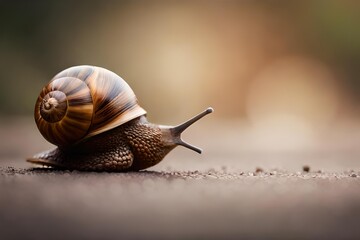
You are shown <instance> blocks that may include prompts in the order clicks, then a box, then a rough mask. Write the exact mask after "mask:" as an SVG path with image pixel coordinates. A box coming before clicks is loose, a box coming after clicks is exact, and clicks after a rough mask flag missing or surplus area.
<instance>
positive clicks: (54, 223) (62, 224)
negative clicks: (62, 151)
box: [0, 119, 360, 239]
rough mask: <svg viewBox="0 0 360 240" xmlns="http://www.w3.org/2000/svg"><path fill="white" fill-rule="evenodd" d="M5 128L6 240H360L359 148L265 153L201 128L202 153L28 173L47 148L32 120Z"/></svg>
mask: <svg viewBox="0 0 360 240" xmlns="http://www.w3.org/2000/svg"><path fill="white" fill-rule="evenodd" d="M0 126H1V127H0V134H1V136H2V138H3V141H2V142H0V151H1V152H0V153H1V154H0V207H1V212H0V234H1V235H0V239H71V238H73V239H114V238H116V239H139V238H146V239H184V238H186V239H199V238H200V237H202V238H204V239H225V238H226V239H360V223H359V219H360V158H359V156H360V154H359V153H358V152H357V149H355V148H351V149H344V148H340V149H334V148H333V147H329V146H325V147H323V148H320V149H317V150H311V151H310V150H304V151H288V152H284V151H282V152H281V151H280V152H277V153H274V152H272V153H269V152H261V151H257V150H254V149H253V148H250V147H249V148H245V147H237V146H243V145H244V143H245V140H246V139H244V138H241V137H239V136H238V134H237V133H236V132H233V130H228V131H226V129H220V130H217V131H218V132H216V133H213V132H212V133H208V131H206V129H205V128H204V129H202V128H201V127H200V128H198V130H196V128H194V129H193V130H192V131H189V132H192V133H191V134H188V135H186V139H187V140H189V142H190V139H191V140H192V141H191V142H193V143H196V144H197V145H199V146H201V147H203V148H204V149H205V152H204V154H203V155H197V154H195V153H192V152H189V151H187V150H186V149H181V148H179V149H175V151H174V152H172V153H171V154H170V155H169V156H168V157H167V158H166V159H165V160H164V161H163V162H162V163H161V164H159V165H158V166H156V167H153V168H152V169H149V170H148V171H143V172H135V173H85V172H77V171H57V170H52V169H41V168H32V167H33V166H32V165H30V164H28V163H26V162H25V161H24V158H25V157H26V156H30V155H31V154H32V153H35V152H37V151H40V150H44V149H47V148H48V147H49V145H48V144H47V143H45V142H44V140H43V139H42V138H41V136H39V134H38V133H37V130H36V128H35V127H34V125H33V123H32V120H29V119H23V120H16V121H13V120H12V121H9V120H2V122H1V123H0ZM214 129H215V128H214ZM221 130H223V131H221ZM220 132H222V134H223V135H221V134H220ZM213 134H215V135H216V138H214V137H211V135H213ZM342 141H343V140H342ZM330 145H331V144H330ZM344 145H346V146H347V144H344ZM331 146H332V145H331ZM324 149H325V150H324ZM305 165H307V166H309V167H310V170H309V172H306V171H304V170H303V167H304V166H305ZM305 170H307V169H305Z"/></svg>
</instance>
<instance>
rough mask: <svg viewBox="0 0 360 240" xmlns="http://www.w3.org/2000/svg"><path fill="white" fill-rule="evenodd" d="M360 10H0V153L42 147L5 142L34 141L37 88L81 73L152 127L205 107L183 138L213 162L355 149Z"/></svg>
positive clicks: (149, 5) (238, 6) (23, 6)
mask: <svg viewBox="0 0 360 240" xmlns="http://www.w3.org/2000/svg"><path fill="white" fill-rule="evenodd" d="M359 10H360V3H359V1H355V0H344V1H340V0H339V1H86V2H80V1H1V3H0V29H1V30H0V63H1V64H0V68H1V69H0V101H1V104H0V119H1V125H2V130H1V131H2V136H7V140H6V141H2V142H1V144H2V146H3V148H2V150H1V151H2V155H6V153H8V155H9V154H10V155H11V154H16V152H17V149H16V148H14V147H13V145H14V144H15V145H16V143H18V142H19V141H22V144H23V145H22V146H24V145H27V143H29V142H37V141H43V140H42V138H41V136H40V134H38V133H36V134H38V135H36V140H37V141H32V140H33V137H28V139H27V140H23V139H24V137H22V138H20V137H19V136H18V135H13V134H12V132H11V131H12V130H14V129H15V130H16V129H17V130H19V129H22V128H21V127H20V128H19V127H18V126H16V125H14V126H13V125H11V123H14V122H15V123H19V124H18V125H21V126H25V125H26V126H29V127H28V128H26V127H24V129H23V130H22V131H23V133H22V134H23V136H25V135H26V134H25V133H28V134H32V131H35V130H36V127H35V124H34V122H33V120H32V119H31V118H32V114H33V107H34V103H35V100H36V98H37V96H38V93H39V92H40V90H41V88H42V87H43V85H45V84H46V83H47V82H48V81H49V80H50V79H51V78H52V77H53V76H54V75H55V74H56V73H58V72H60V71H61V70H63V69H65V68H67V67H70V66H74V65H82V64H91V65H97V66H102V67H104V68H107V69H109V70H112V71H114V72H115V73H117V74H118V75H120V76H121V77H122V78H124V79H125V80H126V81H127V82H128V83H129V84H130V86H131V87H132V88H133V90H134V91H135V93H136V95H137V97H138V99H139V101H140V104H141V105H142V106H143V107H144V108H145V109H146V110H147V111H148V118H149V119H150V120H151V121H152V122H157V123H162V124H177V123H179V122H181V121H183V120H185V119H187V118H189V117H190V116H192V115H193V114H195V113H197V112H199V111H201V110H203V109H204V108H206V107H208V106H212V107H213V108H214V109H215V113H214V114H212V115H211V116H209V117H208V118H207V119H206V120H202V121H203V122H202V123H198V124H197V125H196V127H195V126H194V127H193V128H192V129H191V131H190V130H189V133H187V134H189V135H188V137H189V138H190V135H191V138H193V139H194V140H193V141H194V142H195V143H197V144H198V145H202V146H204V145H205V146H204V148H206V147H207V148H210V149H217V150H218V151H221V154H219V155H221V156H224V154H223V153H225V152H227V151H231V150H234V149H239V148H240V149H241V148H243V149H247V150H249V151H250V150H256V151H267V150H271V151H278V150H280V151H303V150H304V149H314V148H316V149H325V151H327V150H333V149H334V148H336V149H337V148H339V149H342V150H346V151H347V152H349V151H356V150H357V149H358V147H359V142H360V141H359V140H360V139H359V136H360V125H359V117H360V111H359V104H360V80H359V77H358V76H359V71H360V70H359V67H360V66H359V63H360V28H359V23H360V15H359V14H358V13H359ZM8 126H13V127H8ZM29 128H30V129H31V130H27V129H29ZM36 131H37V130H36ZM204 134H205V135H204ZM200 135H202V136H203V137H202V136H200ZM31 136H32V135H31ZM203 138H210V139H211V140H209V141H208V142H209V143H207V142H205V143H204V142H203ZM11 139H12V140H11ZM324 142H325V143H326V144H325V145H324ZM33 144H35V143H33ZM323 145H324V146H323ZM29 148H30V149H31V150H29V151H28V152H33V151H34V147H33V146H30V147H29ZM38 148H41V147H40V146H39V147H38ZM210 151H211V150H210ZM28 152H27V151H26V153H28ZM351 156H353V157H354V156H358V155H354V154H353V153H352V154H351Z"/></svg>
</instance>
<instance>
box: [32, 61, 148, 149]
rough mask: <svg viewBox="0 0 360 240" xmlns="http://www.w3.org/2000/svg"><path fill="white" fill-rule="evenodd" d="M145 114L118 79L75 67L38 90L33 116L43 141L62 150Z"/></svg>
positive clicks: (99, 70) (104, 72)
mask: <svg viewBox="0 0 360 240" xmlns="http://www.w3.org/2000/svg"><path fill="white" fill-rule="evenodd" d="M145 114H146V111H145V110H144V109H143V108H141V107H140V106H139V104H138V100H137V98H136V96H135V94H134V92H133V91H132V89H131V88H130V87H129V85H128V84H127V83H126V82H125V81H124V80H123V79H122V78H121V77H119V76H118V75H116V74H115V73H113V72H111V71H109V70H107V69H104V68H100V67H94V66H76V67H71V68H68V69H66V70H64V71H62V72H60V73H59V74H57V75H56V76H55V77H54V78H53V79H52V80H51V81H50V82H49V83H48V84H47V85H46V86H45V87H44V88H43V89H42V91H41V92H40V95H39V97H38V99H37V101H36V104H35V114H34V115H35V121H36V124H37V127H38V129H39V131H40V132H41V134H42V135H43V136H44V138H45V139H47V140H48V141H49V142H51V143H53V144H55V145H57V146H64V147H65V146H69V145H73V144H76V143H77V142H80V141H82V140H84V139H86V138H89V137H91V136H94V135H97V134H100V133H102V132H105V131H108V130H110V129H113V128H116V127H118V126H120V125H122V124H124V123H126V122H128V121H130V120H133V119H135V118H137V117H139V116H142V115H145Z"/></svg>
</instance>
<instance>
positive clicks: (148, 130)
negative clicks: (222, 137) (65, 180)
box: [27, 66, 213, 171]
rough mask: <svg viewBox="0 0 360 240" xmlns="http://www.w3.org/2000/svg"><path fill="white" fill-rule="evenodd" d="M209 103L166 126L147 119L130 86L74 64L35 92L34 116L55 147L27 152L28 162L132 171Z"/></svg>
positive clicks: (157, 157) (177, 140) (164, 148)
mask: <svg viewBox="0 0 360 240" xmlns="http://www.w3.org/2000/svg"><path fill="white" fill-rule="evenodd" d="M211 112H213V109H212V108H207V109H206V110H205V111H203V112H201V113H200V114H198V115H196V116H194V117H193V118H191V119H190V120H188V121H186V122H184V123H182V124H180V125H178V126H175V127H172V126H164V125H156V124H152V123H150V122H148V121H147V119H146V111H145V110H144V109H143V108H142V107H140V105H139V104H138V100H137V98H136V96H135V94H134V92H133V90H132V89H131V88H130V86H129V85H128V84H127V83H126V82H125V81H124V80H123V79H122V78H121V77H119V76H118V75H116V74H115V73H113V72H111V71H109V70H107V69H105V68H101V67H95V66H75V67H70V68H68V69H65V70H64V71H62V72H60V73H58V74H57V75H56V76H55V77H54V78H53V79H52V80H51V81H50V82H49V83H48V84H47V85H46V86H45V87H44V88H43V89H42V91H41V92H40V95H39V97H38V99H37V101H36V104H35V113H34V117H35V122H36V124H37V127H38V129H39V131H40V133H41V134H42V135H43V137H44V138H45V139H46V140H47V141H49V142H50V143H52V144H54V145H56V146H57V147H56V148H55V149H53V150H48V151H44V152H41V153H38V154H36V155H34V156H33V157H31V158H28V159H27V161H28V162H30V163H34V164H40V165H43V166H49V167H54V168H62V169H70V170H80V171H138V170H142V169H146V168H149V167H151V166H154V165H156V164H157V163H159V162H160V161H161V160H162V159H163V158H164V157H165V156H166V155H167V154H168V153H169V152H170V151H171V150H172V149H174V148H175V147H176V146H178V145H182V146H184V147H186V148H189V149H191V150H194V151H196V152H198V153H201V151H202V150H201V149H200V148H197V147H195V146H193V145H191V144H189V143H186V142H184V141H183V140H182V139H181V133H182V132H183V131H184V130H185V129H186V128H188V127H189V126H190V125H192V124H193V123H195V122H196V121H198V120H199V119H201V118H202V117H204V116H205V115H207V114H209V113H211Z"/></svg>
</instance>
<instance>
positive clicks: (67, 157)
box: [28, 116, 175, 171]
mask: <svg viewBox="0 0 360 240" xmlns="http://www.w3.org/2000/svg"><path fill="white" fill-rule="evenodd" d="M174 147H175V144H174V145H168V144H167V145H164V144H163V141H162V132H161V130H160V128H159V127H158V126H156V125H153V124H151V123H148V122H147V121H146V118H145V117H144V116H142V117H139V118H137V119H134V120H132V121H130V122H128V123H126V124H124V125H121V126H119V127H117V128H115V129H112V130H110V131H108V132H105V133H102V134H99V135H96V136H93V137H91V138H88V139H86V140H85V141H83V142H81V143H79V144H77V145H75V146H73V147H71V148H62V149H60V148H56V149H54V150H50V151H46V152H42V153H40V154H37V155H35V156H34V157H33V158H31V159H28V161H29V162H32V163H36V164H41V165H47V166H52V167H60V168H66V169H76V170H83V171H137V170H141V169H145V168H148V167H151V166H154V165H155V164H157V163H159V162H160V161H161V160H162V159H163V158H164V157H165V155H166V154H167V153H169V152H170V151H171V150H172V149H173V148H174Z"/></svg>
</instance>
